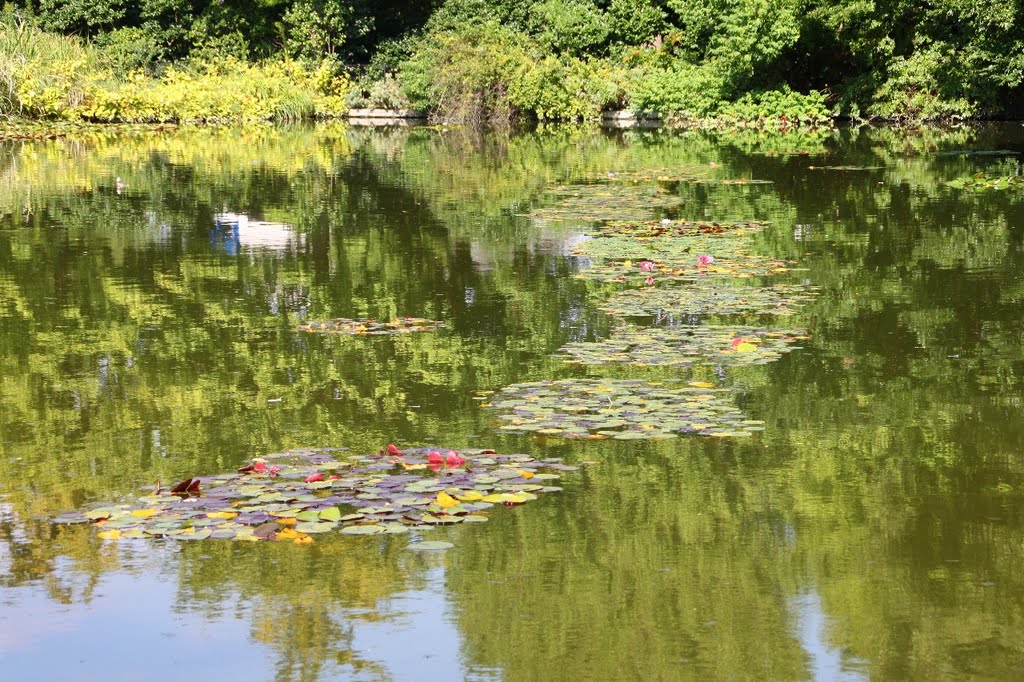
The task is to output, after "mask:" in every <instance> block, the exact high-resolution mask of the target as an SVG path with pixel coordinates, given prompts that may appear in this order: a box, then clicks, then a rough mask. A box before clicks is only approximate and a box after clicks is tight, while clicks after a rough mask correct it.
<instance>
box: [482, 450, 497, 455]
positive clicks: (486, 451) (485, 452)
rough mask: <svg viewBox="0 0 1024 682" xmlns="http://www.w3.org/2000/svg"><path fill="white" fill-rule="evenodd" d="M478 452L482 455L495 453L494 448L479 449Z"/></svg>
mask: <svg viewBox="0 0 1024 682" xmlns="http://www.w3.org/2000/svg"><path fill="white" fill-rule="evenodd" d="M480 454H482V455H493V454H495V452H494V450H481V451H480Z"/></svg>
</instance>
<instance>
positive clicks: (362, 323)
mask: <svg viewBox="0 0 1024 682" xmlns="http://www.w3.org/2000/svg"><path fill="white" fill-rule="evenodd" d="M442 326H444V323H443V322H438V321H436V320H427V319H424V318H422V317H399V318H397V319H394V320H391V321H388V322H380V321H378V320H371V319H365V318H364V319H354V320H351V319H348V318H344V317H342V318H338V319H336V320H328V321H326V322H306V323H305V324H300V325H299V326H298V327H297V329H298V330H299V331H300V332H312V333H320V334H352V335H355V336H387V335H392V334H409V333H411V332H429V331H434V330H435V329H437V328H439V327H442Z"/></svg>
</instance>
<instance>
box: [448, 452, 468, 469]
mask: <svg viewBox="0 0 1024 682" xmlns="http://www.w3.org/2000/svg"><path fill="white" fill-rule="evenodd" d="M445 463H446V464H447V465H448V466H450V467H451V468H453V469H454V468H456V467H460V466H462V465H463V464H465V463H466V460H465V458H463V457H460V456H459V453H457V452H455V451H454V450H449V451H448V457H446V458H445Z"/></svg>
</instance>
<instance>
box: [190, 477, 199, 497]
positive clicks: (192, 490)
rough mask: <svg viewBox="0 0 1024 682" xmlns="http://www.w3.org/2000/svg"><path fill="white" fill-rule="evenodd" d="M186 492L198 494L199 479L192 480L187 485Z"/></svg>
mask: <svg viewBox="0 0 1024 682" xmlns="http://www.w3.org/2000/svg"><path fill="white" fill-rule="evenodd" d="M188 494H189V495H198V494H199V479H198V478H195V479H193V480H192V484H191V485H190V486H189V487H188Z"/></svg>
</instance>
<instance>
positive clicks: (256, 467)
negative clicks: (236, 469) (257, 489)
mask: <svg viewBox="0 0 1024 682" xmlns="http://www.w3.org/2000/svg"><path fill="white" fill-rule="evenodd" d="M252 470H253V471H255V472H256V473H257V474H265V473H266V472H267V463H266V462H256V463H255V464H253V465H252Z"/></svg>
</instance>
